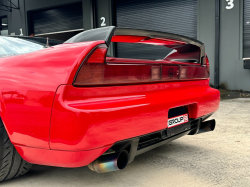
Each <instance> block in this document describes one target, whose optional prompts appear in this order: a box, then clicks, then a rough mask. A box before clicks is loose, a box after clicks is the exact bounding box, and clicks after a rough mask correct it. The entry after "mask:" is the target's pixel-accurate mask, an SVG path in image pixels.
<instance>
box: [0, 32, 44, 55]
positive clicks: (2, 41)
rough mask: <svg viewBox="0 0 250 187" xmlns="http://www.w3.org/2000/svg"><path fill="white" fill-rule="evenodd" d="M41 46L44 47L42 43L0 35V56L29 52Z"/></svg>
mask: <svg viewBox="0 0 250 187" xmlns="http://www.w3.org/2000/svg"><path fill="white" fill-rule="evenodd" d="M43 48H45V46H44V45H41V44H38V43H34V42H30V41H27V40H23V39H19V38H12V37H4V36H2V37H0V58H1V57H6V56H14V55H19V54H25V53H31V52H34V51H38V50H41V49H43Z"/></svg>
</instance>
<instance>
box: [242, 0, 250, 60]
mask: <svg viewBox="0 0 250 187" xmlns="http://www.w3.org/2000/svg"><path fill="white" fill-rule="evenodd" d="M243 37H244V40H243V45H244V47H243V48H244V50H243V51H244V52H243V56H244V57H245V58H249V57H250V1H248V0H244V35H243Z"/></svg>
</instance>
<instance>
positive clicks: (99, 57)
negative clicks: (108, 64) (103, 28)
mask: <svg viewBox="0 0 250 187" xmlns="http://www.w3.org/2000/svg"><path fill="white" fill-rule="evenodd" d="M107 50H108V47H107V45H105V44H101V45H98V46H97V48H96V49H95V50H94V52H93V53H92V54H91V56H90V57H89V59H88V61H87V63H88V64H90V63H101V64H103V63H104V62H105V58H106V53H107Z"/></svg>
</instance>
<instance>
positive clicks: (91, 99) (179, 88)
mask: <svg viewBox="0 0 250 187" xmlns="http://www.w3.org/2000/svg"><path fill="white" fill-rule="evenodd" d="M219 102H220V93H219V91H218V90H215V89H213V88H211V87H209V80H199V81H188V82H169V83H159V84H145V85H130V86H114V87H89V88H88V87H87V88H86V87H85V88H79V87H73V86H72V85H62V86H60V87H59V88H58V90H57V93H56V97H55V101H54V106H53V111H52V119H51V131H50V148H51V149H53V150H64V151H84V150H91V149H98V148H101V147H106V146H112V145H113V144H114V143H115V142H119V141H122V140H126V139H130V138H133V137H138V136H141V135H144V134H149V133H152V132H157V131H160V130H162V129H166V128H167V121H168V111H169V110H170V109H171V108H176V107H179V106H187V107H188V111H189V117H190V118H192V119H197V118H199V117H201V116H204V115H207V114H210V113H213V112H215V111H216V110H217V109H218V108H219Z"/></svg>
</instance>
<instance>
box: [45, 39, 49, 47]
mask: <svg viewBox="0 0 250 187" xmlns="http://www.w3.org/2000/svg"><path fill="white" fill-rule="evenodd" d="M46 47H49V37H47V44H46Z"/></svg>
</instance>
